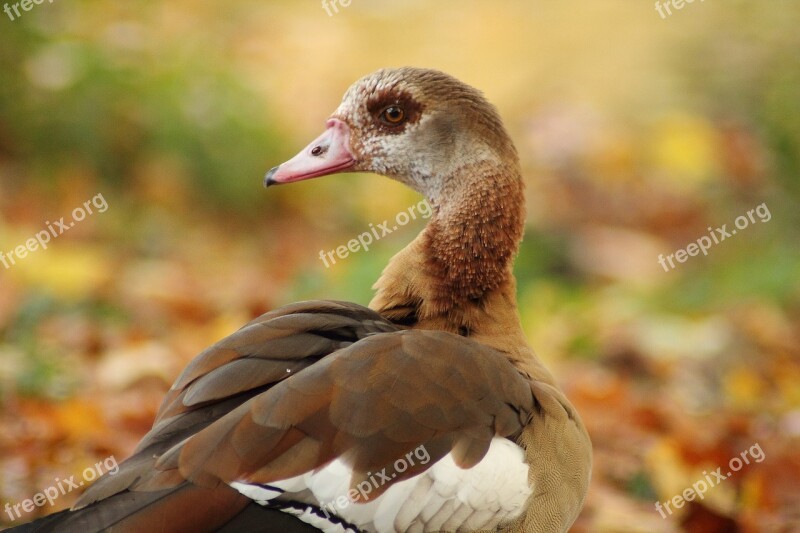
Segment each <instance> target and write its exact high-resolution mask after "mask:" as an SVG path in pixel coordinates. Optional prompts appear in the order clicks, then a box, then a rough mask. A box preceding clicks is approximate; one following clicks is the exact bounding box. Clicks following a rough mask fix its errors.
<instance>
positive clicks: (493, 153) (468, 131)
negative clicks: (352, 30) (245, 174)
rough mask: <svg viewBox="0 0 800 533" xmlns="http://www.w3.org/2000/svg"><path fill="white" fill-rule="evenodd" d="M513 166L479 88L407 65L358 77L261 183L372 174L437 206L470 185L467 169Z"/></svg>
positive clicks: (497, 119) (503, 135) (493, 112)
mask: <svg viewBox="0 0 800 533" xmlns="http://www.w3.org/2000/svg"><path fill="white" fill-rule="evenodd" d="M517 166H518V160H517V154H516V150H515V149H514V145H513V144H512V142H511V140H510V138H509V136H508V134H507V133H506V131H505V129H504V127H503V124H502V122H501V120H500V117H499V115H498V113H497V111H496V109H495V108H494V106H492V105H491V104H490V103H489V102H488V101H487V100H486V99H485V98H484V97H483V95H482V94H481V93H480V92H479V91H478V90H476V89H474V88H472V87H470V86H469V85H467V84H465V83H462V82H461V81H459V80H457V79H456V78H453V77H452V76H450V75H448V74H445V73H443V72H439V71H436V70H430V69H421V68H412V67H404V68H395V69H382V70H378V71H377V72H374V73H372V74H369V75H367V76H365V77H363V78H361V79H360V80H358V81H356V82H355V83H354V84H353V85H352V86H351V87H350V88H349V89H348V90H347V92H346V93H345V95H344V97H343V99H342V102H341V104H340V105H339V107H338V109H336V111H335V112H334V113H333V115H332V116H331V117H330V118H329V119H328V121H327V128H326V130H325V131H324V133H322V135H320V136H319V137H317V138H316V139H314V140H313V141H312V142H311V143H310V144H309V145H308V146H306V147H305V148H303V150H301V151H300V152H299V153H298V154H297V155H296V156H295V157H293V158H292V159H290V160H289V161H287V162H285V163H283V164H282V165H279V166H277V167H275V168H273V169H272V170H270V171H269V172H268V173H267V175H266V177H265V180H264V181H265V185H267V186H269V185H274V184H281V183H290V182H295V181H301V180H306V179H310V178H315V177H319V176H325V175H329V174H335V173H339V172H373V173H376V174H381V175H384V176H387V177H389V178H392V179H395V180H398V181H400V182H402V183H404V184H406V185H408V186H409V187H411V188H412V189H414V190H416V191H417V192H419V193H421V194H422V195H424V196H426V197H427V198H428V199H429V200H430V201H431V203H432V204H433V205H434V206H435V207H438V206H439V205H440V204H441V203H442V201H443V199H445V198H448V197H449V196H451V195H452V194H453V193H457V192H458V190H459V189H462V188H465V187H467V186H468V185H470V183H464V182H465V181H466V182H469V181H470V180H468V179H467V180H465V179H464V177H465V176H466V175H467V174H470V173H469V172H465V170H468V169H470V168H479V167H480V168H484V169H485V168H495V169H502V168H503V167H508V168H509V172H501V173H500V174H509V173H510V174H517V175H518V172H515V171H516V168H517ZM483 173H484V174H485V173H486V171H485V170H484V172H483ZM472 174H474V173H472ZM495 174H498V173H497V172H495ZM476 177H477V176H476ZM472 185H474V184H472Z"/></svg>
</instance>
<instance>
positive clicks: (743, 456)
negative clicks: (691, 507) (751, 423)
mask: <svg viewBox="0 0 800 533" xmlns="http://www.w3.org/2000/svg"><path fill="white" fill-rule="evenodd" d="M748 455H749V456H750V457H748ZM751 458H752V459H753V460H754V461H755V462H756V463H760V462H761V461H763V460H764V459H765V458H766V455H765V454H764V451H763V450H762V449H761V445H760V444H759V443H757V442H756V443H755V444H753V445H752V446H750V448H748V449H747V450H744V451H743V452H742V453H740V454H739V455H738V456H736V457H732V458H731V460H730V461H728V471H727V472H726V473H724V474H723V473H722V467H721V466H720V467H719V468H717V469H716V470H714V471H712V472H710V473H709V472H707V471H705V470H704V471H703V476H704V478H703V479H698V480H697V481H695V482H694V483H692V486H691V487H686V489H685V490H684V491H683V492H682V493H681V494H676V495H675V496H673V497H672V499H670V500H667V501H665V502H664V503H663V506H662V503H661V502H656V504H655V505H656V511H658V513H659V514H660V515H661V518H666V517H667V515H668V514H670V515H671V514H672V509H670V504H672V505H673V506H674V507H675V508H676V509H680V508H681V507H683V506H684V505H685V504H686V502H690V501H692V500H694V499H695V498H697V499H700V500H702V499H704V498H705V497H706V492H707V491H708V489H710V488H712V487H715V486H717V485H719V484H720V482H722V481H725V480H726V479H728V478H729V477H731V476H732V475H733V473H734V472H738V471H739V470H741V469H742V468H744V465H749V464H750V459H751ZM665 509H666V511H667V512H666V513H665V512H664V510H665Z"/></svg>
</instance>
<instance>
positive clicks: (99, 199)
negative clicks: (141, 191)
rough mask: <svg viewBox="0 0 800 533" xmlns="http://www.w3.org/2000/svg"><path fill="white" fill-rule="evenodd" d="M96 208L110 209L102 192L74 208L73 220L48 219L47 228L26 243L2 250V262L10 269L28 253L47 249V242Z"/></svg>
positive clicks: (62, 218) (104, 210)
mask: <svg viewBox="0 0 800 533" xmlns="http://www.w3.org/2000/svg"><path fill="white" fill-rule="evenodd" d="M92 208H94V209H92ZM95 209H96V210H97V211H96V212H97V213H105V212H106V210H107V209H108V203H107V202H106V199H105V198H104V197H103V194H102V193H98V194H96V195H94V197H92V199H91V200H86V201H85V202H83V205H81V206H78V207H76V208H75V209H73V210H72V213H71V214H72V219H71V220H64V219H65V218H66V217H61V218H59V219H58V220H56V221H54V222H52V223H51V222H50V221H49V220H48V221H47V222H45V223H44V225H45V226H47V228H45V229H43V230H41V231H39V232H37V233H36V234H35V235H34V236H33V237H31V238H29V239H27V240H26V241H25V243H24V244H20V245H19V246H17V247H15V248H13V249H11V250H9V251H7V252H4V251H3V250H0V263H2V264H3V266H4V267H6V269H9V268H11V267H12V266H14V265H16V264H17V261H19V260H21V259H25V258H26V257H27V256H28V254H30V253H33V252H35V251H37V250H39V249H40V248H41V249H42V250H46V249H47V243H49V242H50V240H51V239H55V238H56V237H59V236H61V235H63V234H64V232H66V231H69V229H70V228H73V227H75V224H77V223H78V222H80V221H82V220H83V219H85V218H86V217H87V216H89V215H93V214H94V213H95Z"/></svg>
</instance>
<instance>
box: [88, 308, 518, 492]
mask: <svg viewBox="0 0 800 533" xmlns="http://www.w3.org/2000/svg"><path fill="white" fill-rule="evenodd" d="M292 311H294V312H292ZM385 331H389V333H383V334H378V333H381V332H385ZM320 358H321V359H320ZM312 363H314V364H313V366H312ZM289 365H295V366H294V367H292V366H289ZM287 368H290V369H292V368H299V369H300V370H302V371H296V370H293V371H292V372H288V373H287V372H286V370H287ZM532 402H533V400H532V395H531V390H530V385H529V384H528V382H527V381H526V380H524V379H523V378H522V377H521V376H520V375H519V373H518V372H517V371H516V369H514V367H513V366H512V365H511V364H510V363H509V362H508V361H507V359H506V358H505V357H504V356H503V355H502V354H500V353H499V352H496V351H494V350H492V349H490V348H487V347H484V346H481V345H479V344H477V343H474V342H472V341H469V340H467V339H464V338H462V337H459V336H456V335H452V334H449V333H444V332H435V331H398V328H397V327H396V326H393V325H392V324H390V323H389V322H387V321H385V320H384V319H382V318H381V317H380V316H379V315H377V314H376V313H374V312H373V311H371V310H369V309H367V308H363V307H361V306H356V305H354V304H343V303H337V302H306V303H302V304H294V305H292V306H288V307H286V308H281V309H279V310H276V311H273V312H272V313H267V314H266V315H264V316H262V317H260V318H259V319H256V320H254V321H253V322H251V323H250V324H248V325H246V326H244V327H243V328H242V329H240V330H239V331H237V332H236V333H234V334H232V335H231V336H229V337H228V338H226V339H223V340H222V341H220V342H219V343H217V344H216V345H214V346H212V347H211V348H209V349H208V350H206V351H205V352H204V353H203V354H201V355H200V356H199V357H198V358H197V359H196V362H195V363H194V364H193V365H191V366H190V367H188V368H187V369H186V371H185V372H184V373H183V374H182V376H181V377H180V378H179V379H178V380H177V381H176V384H175V385H174V386H173V389H172V391H171V394H170V396H169V397H168V399H167V400H166V401H165V403H164V406H163V407H162V410H161V412H160V414H159V417H158V419H157V421H156V424H155V425H154V428H153V430H151V432H150V433H149V434H148V435H147V436H146V437H145V439H143V441H142V443H141V444H140V446H139V448H138V450H137V452H138V453H137V454H136V455H134V457H132V458H131V459H129V460H128V461H126V462H125V463H123V465H122V468H121V470H120V472H119V473H117V474H116V475H115V476H107V479H106V478H103V479H101V480H99V482H98V483H96V484H95V485H94V486H93V487H92V488H90V489H89V491H87V493H86V494H85V495H84V497H83V498H82V499H81V501H80V502H79V505H81V506H82V505H86V504H88V503H91V502H93V501H97V500H99V499H103V498H106V497H109V496H111V495H113V494H115V493H116V492H120V491H123V490H126V489H129V490H134V491H153V490H163V489H166V488H169V487H175V486H176V485H180V484H181V483H183V482H184V481H185V480H186V479H189V480H191V482H192V483H194V484H197V485H200V486H206V487H209V488H213V487H218V486H220V484H221V483H222V482H225V483H227V482H231V481H235V480H238V479H246V480H249V481H253V482H259V483H268V482H273V481H276V480H279V479H285V478H287V477H293V476H297V475H301V474H303V473H305V472H307V471H311V470H314V469H315V468H318V467H321V466H323V465H324V464H326V463H327V462H329V461H331V460H333V459H334V458H336V457H339V456H342V457H345V458H346V459H347V461H349V462H350V463H351V464H352V466H353V468H354V471H355V475H354V478H353V480H352V483H353V484H356V483H358V482H359V481H361V480H362V479H364V478H365V477H366V476H367V475H368V474H369V473H374V472H377V471H380V470H381V469H384V468H387V467H391V466H392V464H393V463H394V461H396V460H397V459H398V458H402V457H404V456H405V455H406V454H407V453H409V452H411V451H413V450H414V449H415V448H416V447H417V446H419V445H420V443H422V444H423V445H424V446H425V449H426V451H427V452H428V453H429V454H430V456H431V463H430V464H432V463H433V462H435V461H436V460H437V459H439V458H441V457H442V456H444V455H445V454H447V453H449V452H450V451H453V452H454V455H455V459H456V461H457V462H458V463H459V464H460V465H461V466H464V467H469V466H472V465H474V464H475V463H476V462H477V461H479V460H480V459H481V458H482V457H483V455H484V454H485V452H486V450H487V448H488V445H489V442H490V440H491V438H492V437H494V436H495V435H501V436H510V437H513V436H514V435H516V434H518V433H519V432H520V431H521V429H522V427H524V425H525V423H526V422H527V419H528V417H529V415H530V412H531V410H532V408H533V405H532ZM156 458H159V459H158V460H157V462H156ZM424 468H426V466H425V465H416V466H415V467H412V468H410V469H409V470H407V471H406V472H404V473H402V474H400V473H398V475H397V477H396V479H395V481H399V480H401V479H405V478H407V477H410V476H412V475H415V474H416V473H418V472H419V470H420V469H424ZM389 486H390V485H389V484H387V485H385V486H383V487H381V488H382V489H383V490H385V489H386V488H388V487H389ZM380 492H382V490H381V491H376V492H374V493H373V496H376V495H377V494H380Z"/></svg>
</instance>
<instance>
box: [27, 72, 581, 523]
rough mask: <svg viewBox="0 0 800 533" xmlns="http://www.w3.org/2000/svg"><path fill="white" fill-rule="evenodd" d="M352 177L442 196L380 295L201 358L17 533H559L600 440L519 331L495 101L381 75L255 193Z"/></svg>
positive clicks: (519, 214) (297, 319)
mask: <svg viewBox="0 0 800 533" xmlns="http://www.w3.org/2000/svg"><path fill="white" fill-rule="evenodd" d="M341 172H371V173H375V174H380V175H383V176H386V177H389V178H391V179H394V180H397V181H399V182H401V183H403V184H405V185H407V186H408V187H411V188H412V189H414V190H415V191H417V192H418V193H420V194H422V195H424V196H425V198H427V200H428V202H429V203H430V205H431V207H432V212H433V214H432V216H431V217H430V219H429V221H428V223H427V225H426V227H425V228H424V230H423V231H422V232H421V233H420V234H419V235H418V236H417V237H416V238H415V239H414V240H413V241H412V242H411V243H410V244H409V245H408V246H406V247H405V248H404V249H403V250H401V251H400V252H399V253H398V254H397V255H395V256H394V257H393V258H392V259H391V261H390V262H389V264H388V266H387V267H386V268H385V270H384V271H383V273H382V274H381V276H380V278H379V279H378V280H377V282H376V283H375V285H374V287H373V288H374V290H375V294H374V298H373V299H372V301H371V302H370V304H369V306H368V307H363V306H361V305H357V304H354V303H347V302H341V301H305V302H299V303H294V304H290V305H286V306H284V307H281V308H279V309H275V310H273V311H271V312H268V313H266V314H264V315H262V316H260V317H258V318H256V319H254V320H253V321H251V322H250V323H248V324H246V325H245V326H244V327H242V328H241V329H239V330H238V331H236V332H235V333H233V334H232V335H230V336H228V337H227V338H225V339H223V340H221V341H219V342H217V343H216V344H214V345H213V346H211V347H210V348H208V349H206V350H205V351H203V352H202V353H200V354H199V355H198V356H197V357H196V358H195V359H194V360H193V361H192V362H191V363H190V364H189V365H188V366H187V367H186V368H185V369H184V371H183V372H182V374H181V375H180V376H179V377H178V378H177V380H176V381H175V383H174V384H173V385H172V387H171V389H170V390H169V392H168V393H167V395H166V397H165V399H164V401H163V404H162V406H161V408H160V410H159V412H158V414H157V417H156V420H155V422H154V424H153V427H152V429H151V430H150V432H149V433H147V434H146V435H145V436H144V438H143V439H142V440H141V442H140V443H139V445H138V447H137V448H136V450H135V451H134V453H133V455H132V456H131V457H130V458H128V459H127V460H126V461H124V462H123V463H121V464H120V468H119V470H118V472H117V473H116V474H114V475H105V476H103V477H101V478H100V479H98V480H97V481H96V482H95V483H94V484H93V485H92V486H91V487H89V489H88V490H87V491H86V492H85V493H84V494H83V495H82V497H81V498H80V499H79V501H78V502H77V504H76V505H75V506H73V508H72V509H71V510H67V511H62V512H61V513H57V514H55V515H52V516H50V517H45V518H43V519H40V520H38V521H36V522H33V523H31V524H29V525H28V526H27V529H25V530H26V531H81V532H82V533H86V532H90V531H101V530H102V531H125V532H127V531H135V532H138V531H147V532H162V531H163V532H168V531H169V532H173V531H174V532H178V531H192V532H194V531H224V532H232V531H281V532H291V531H319V530H322V531H328V532H346V531H374V532H381V533H382V532H394V531H396V532H405V531H409V532H431V531H459V532H460V531H505V532H509V533H516V532H564V531H567V530H568V529H569V527H570V525H571V524H572V523H573V522H574V521H575V519H576V517H577V516H578V514H579V512H580V510H581V508H582V506H583V502H584V498H585V496H586V493H587V490H588V484H589V478H590V471H591V462H592V453H591V443H590V440H589V436H588V434H587V431H586V429H585V427H584V425H583V422H582V421H581V418H580V416H579V415H578V413H577V412H576V410H575V408H574V407H573V406H572V404H571V403H570V402H569V400H568V399H567V398H566V397H565V395H564V394H563V392H562V391H561V390H560V389H559V387H558V386H557V384H556V381H555V379H554V378H553V376H552V375H551V373H550V372H549V371H548V370H547V369H546V368H545V366H544V365H543V364H542V362H541V361H540V360H539V359H538V358H537V356H536V355H535V354H534V352H533V350H532V349H531V348H530V346H529V345H528V342H527V340H526V338H525V336H524V334H523V331H522V327H521V321H520V317H519V314H518V311H517V304H516V296H515V292H516V282H515V278H514V275H513V271H512V266H513V261H514V257H515V255H516V253H517V250H518V246H519V242H520V240H521V238H522V234H523V226H524V219H525V208H524V205H525V202H524V191H523V189H524V184H523V179H522V175H521V170H520V163H519V158H518V155H517V151H516V149H515V147H514V144H513V143H512V141H511V138H510V136H509V135H508V133H507V132H506V130H505V128H504V126H503V124H502V122H501V119H500V116H499V113H498V112H497V110H496V109H495V108H494V107H493V106H492V105H491V104H490V103H488V102H487V100H486V99H485V98H484V96H483V95H482V94H481V93H480V92H479V91H478V90H476V89H474V88H473V87H471V86H469V85H467V84H465V83H463V82H461V81H459V80H457V79H455V78H453V77H451V76H450V75H448V74H445V73H443V72H440V71H437V70H430V69H422V68H414V67H403V68H387V69H381V70H378V71H377V72H374V73H372V74H369V75H367V76H365V77H363V78H361V79H360V80H358V81H356V82H355V83H354V84H353V85H352V86H351V87H350V88H349V89H348V90H347V91H346V93H345V95H344V97H343V99H342V102H341V104H340V105H339V107H338V108H337V109H336V111H335V112H334V113H333V115H332V116H331V117H330V118H329V119H328V120H327V123H326V128H325V130H324V132H323V133H322V134H321V135H320V136H319V137H317V138H316V139H314V140H313V141H312V142H311V143H310V144H309V145H308V146H306V147H305V148H303V149H302V150H301V151H300V152H299V153H298V154H297V155H296V156H295V157H293V158H291V159H290V160H288V161H286V162H285V163H283V164H281V165H279V166H277V167H275V168H273V169H272V170H270V171H269V172H268V173H267V174H266V177H265V184H266V186H268V187H272V186H276V185H282V184H288V183H293V182H297V181H301V180H307V179H311V178H316V177H320V176H326V175H330V174H336V173H341ZM23 527H25V526H23ZM20 531H22V527H21V528H20Z"/></svg>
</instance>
